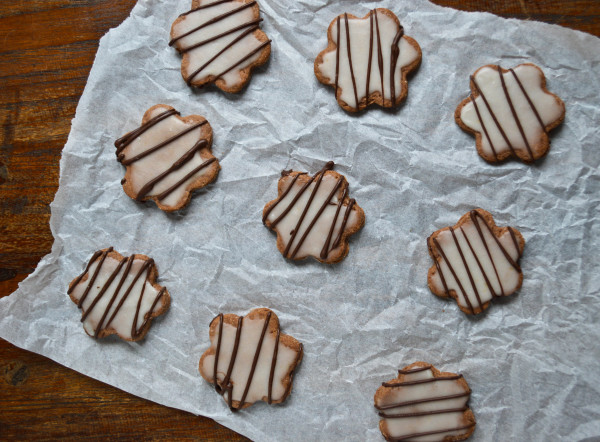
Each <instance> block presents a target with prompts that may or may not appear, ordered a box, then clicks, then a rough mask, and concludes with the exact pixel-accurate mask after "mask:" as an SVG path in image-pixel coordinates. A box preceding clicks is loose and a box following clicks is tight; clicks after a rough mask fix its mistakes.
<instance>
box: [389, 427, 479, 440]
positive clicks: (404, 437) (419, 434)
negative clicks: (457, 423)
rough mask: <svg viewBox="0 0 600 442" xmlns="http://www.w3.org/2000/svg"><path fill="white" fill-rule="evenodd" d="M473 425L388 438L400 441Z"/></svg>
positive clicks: (459, 429)
mask: <svg viewBox="0 0 600 442" xmlns="http://www.w3.org/2000/svg"><path fill="white" fill-rule="evenodd" d="M473 426H475V424H474V423H473V424H470V425H465V426H462V427H458V428H448V429H444V430H435V431H426V432H423V433H413V434H406V435H404V436H400V437H393V438H390V439H389V440H390V441H394V442H400V441H404V440H408V439H413V438H416V437H421V436H430V435H432V434H441V433H450V432H454V431H461V430H466V429H468V428H472V427H473Z"/></svg>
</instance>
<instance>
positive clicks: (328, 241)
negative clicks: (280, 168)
mask: <svg viewBox="0 0 600 442" xmlns="http://www.w3.org/2000/svg"><path fill="white" fill-rule="evenodd" d="M333 167H334V163H333V161H329V162H328V163H327V164H325V166H324V167H323V168H322V169H321V170H320V171H319V172H317V173H316V174H315V175H314V176H312V177H310V179H309V180H308V181H306V182H305V183H304V184H303V185H302V187H301V188H300V189H299V190H298V192H297V193H296V194H295V195H294V198H292V201H291V202H290V203H289V204H288V205H287V207H286V208H285V209H284V210H283V211H282V212H281V213H280V214H279V216H278V217H277V218H276V219H274V220H273V221H270V222H269V221H268V217H269V214H270V213H271V212H272V211H273V209H275V207H277V206H278V205H279V203H280V202H281V201H282V200H283V199H284V198H285V197H286V196H287V195H288V193H289V192H290V190H291V189H292V188H293V187H294V185H295V184H296V181H297V180H298V177H300V176H301V175H306V173H304V172H300V173H296V174H295V175H294V176H293V178H292V180H291V182H290V183H289V185H288V186H287V187H286V189H285V190H284V191H283V192H282V193H281V195H279V197H278V198H277V199H276V200H275V201H274V202H273V203H272V204H271V205H270V206H269V207H268V208H266V209H265V211H264V214H263V223H264V224H265V225H267V226H268V227H269V228H271V229H275V228H276V226H277V225H278V224H279V222H281V221H282V220H283V219H284V218H285V217H286V216H287V215H288V214H289V213H290V211H291V210H292V208H294V206H295V205H296V203H297V202H298V200H299V199H300V198H301V197H302V195H303V194H304V193H305V192H306V190H307V189H308V188H309V187H310V186H311V185H312V184H313V183H314V186H313V189H312V191H311V194H310V196H309V198H308V201H307V202H306V205H305V206H304V208H303V209H302V212H301V214H300V216H299V218H298V221H297V223H296V225H295V227H294V228H293V230H292V232H291V235H290V238H289V240H288V243H287V245H286V248H285V250H284V251H283V256H285V257H286V258H289V259H294V258H295V256H296V255H297V254H298V252H299V251H300V248H301V247H302V244H303V243H304V241H305V240H306V238H307V237H308V235H309V234H310V232H311V231H312V229H313V227H314V226H315V224H316V223H317V222H318V220H319V218H320V217H321V215H322V214H323V212H324V211H325V209H326V208H327V206H328V205H330V204H334V205H336V211H335V215H334V216H333V220H332V222H331V226H330V228H329V229H328V235H327V237H326V238H325V241H324V244H323V248H322V249H321V252H320V255H319V256H320V258H321V259H326V258H327V256H328V255H329V253H330V252H331V251H332V250H335V249H336V248H337V247H339V245H340V243H341V241H342V239H343V234H344V229H345V228H346V225H347V223H348V219H349V217H350V213H351V211H352V208H353V206H354V204H355V203H356V201H355V200H354V199H350V200H348V199H347V197H348V184H347V183H346V181H345V179H344V178H343V177H340V178H339V179H338V180H337V181H336V184H335V185H334V187H333V189H332V190H331V191H330V192H329V194H328V196H327V197H326V198H325V200H324V201H323V203H322V204H321V206H320V207H319V209H318V210H317V212H316V214H315V215H314V217H313V218H312V219H311V220H310V222H309V223H308V225H307V227H306V229H305V230H304V232H303V234H302V236H301V237H300V239H299V240H298V242H297V243H296V244H295V246H294V248H293V249H292V245H293V244H294V242H295V240H296V237H297V235H298V234H299V232H300V229H301V227H302V225H303V223H304V220H305V218H306V215H307V213H308V211H309V209H310V207H311V205H312V202H313V200H314V198H315V196H316V195H317V192H318V190H319V187H320V185H321V181H322V180H323V177H324V176H325V173H326V172H327V171H328V170H332V169H333ZM282 175H283V176H287V175H284V173H282ZM340 188H342V189H343V190H342V195H341V197H340V198H339V199H338V201H337V203H334V202H333V199H334V198H335V195H336V194H338V193H339V191H340ZM344 203H346V210H345V212H344V218H343V220H342V223H341V226H340V230H339V233H338V234H337V236H336V238H335V239H334V240H333V242H332V236H333V233H334V230H335V227H336V225H337V221H338V217H339V214H340V212H341V208H342V206H343V205H344Z"/></svg>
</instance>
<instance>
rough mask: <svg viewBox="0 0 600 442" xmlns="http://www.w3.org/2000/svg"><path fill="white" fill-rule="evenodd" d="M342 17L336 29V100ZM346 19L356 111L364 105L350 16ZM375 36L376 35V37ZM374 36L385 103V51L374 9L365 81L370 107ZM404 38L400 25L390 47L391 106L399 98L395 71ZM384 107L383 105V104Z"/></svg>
mask: <svg viewBox="0 0 600 442" xmlns="http://www.w3.org/2000/svg"><path fill="white" fill-rule="evenodd" d="M341 17H342V16H341V15H340V16H338V17H337V19H336V20H337V21H336V24H337V26H336V27H337V29H336V36H337V39H336V54H335V96H336V98H338V89H339V73H340V38H341V32H340V25H341V20H340V19H341ZM343 18H344V28H345V34H346V56H347V57H348V68H349V71H350V78H351V80H352V87H353V92H354V100H355V105H354V106H353V107H354V109H355V110H359V108H360V106H361V103H362V98H361V99H360V100H359V97H358V89H357V85H356V77H355V75H354V65H353V63H352V51H351V43H350V27H349V20H348V14H347V13H344V15H343ZM374 34H375V35H374ZM374 36H376V38H377V66H378V69H379V77H380V80H381V100H382V102H384V101H385V90H384V89H385V87H384V68H383V49H382V47H381V34H380V31H379V18H378V15H377V9H372V10H371V11H369V59H368V64H367V76H366V81H365V86H364V87H365V104H364V106H366V105H368V97H369V95H370V94H369V90H370V85H371V68H372V58H373V51H374V44H375V38H374ZM403 36H404V28H403V27H402V26H401V25H400V26H399V29H398V32H397V33H396V35H395V37H394V40H393V41H392V44H391V46H390V54H391V57H390V72H389V78H390V99H391V102H392V104H391V106H395V105H396V103H397V97H396V81H395V71H396V66H397V64H398V59H399V57H400V41H401V39H402V37H403ZM382 105H383V104H382Z"/></svg>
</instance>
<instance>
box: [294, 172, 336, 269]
mask: <svg viewBox="0 0 600 442" xmlns="http://www.w3.org/2000/svg"><path fill="white" fill-rule="evenodd" d="M332 167H333V161H330V162H328V163H327V164H326V165H325V167H324V168H323V169H322V170H321V172H320V173H319V178H317V182H316V183H315V187H314V188H313V190H312V192H311V194H310V197H309V198H308V202H307V203H306V206H304V210H303V211H302V214H301V215H300V218H299V219H298V223H297V224H296V227H295V228H294V231H293V232H292V235H291V236H290V239H289V242H288V244H287V246H286V248H285V250H284V252H283V256H285V257H286V258H287V257H288V253H289V251H290V247H292V244H293V243H294V240H295V239H296V235H298V231H299V230H300V227H301V226H302V221H304V217H305V216H306V214H307V212H308V209H309V208H310V205H311V204H312V201H313V199H314V197H315V195H316V194H317V192H318V190H319V187H320V185H321V181H322V180H323V177H324V176H325V171H326V170H331V168H332ZM290 258H291V257H290Z"/></svg>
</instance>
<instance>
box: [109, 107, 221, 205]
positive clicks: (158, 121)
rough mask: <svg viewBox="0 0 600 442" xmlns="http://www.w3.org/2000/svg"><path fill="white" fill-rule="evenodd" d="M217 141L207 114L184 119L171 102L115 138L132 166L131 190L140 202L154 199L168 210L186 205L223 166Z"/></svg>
mask: <svg viewBox="0 0 600 442" xmlns="http://www.w3.org/2000/svg"><path fill="white" fill-rule="evenodd" d="M211 144H212V129H211V127H210V124H208V121H206V119H205V118H204V117H201V116H200V115H190V116H188V117H184V118H182V117H180V116H179V112H177V111H176V110H175V109H173V108H172V107H171V106H167V105H165V104H157V105H156V106H152V107H151V108H150V109H148V110H147V111H146V113H145V114H144V117H143V119H142V125H141V126H140V127H139V128H137V129H136V130H134V131H132V132H129V133H128V134H126V135H124V136H123V137H121V138H119V139H118V140H117V141H115V147H116V148H117V151H116V154H117V159H118V160H119V162H121V164H123V165H124V166H126V167H127V172H126V173H125V178H123V180H122V181H121V184H122V185H123V189H124V190H125V193H126V194H127V195H129V196H130V197H131V198H133V199H134V200H136V201H146V200H153V201H154V202H155V203H156V205H157V206H158V207H159V208H160V209H161V210H164V211H166V212H172V211H174V210H179V209H181V208H182V207H184V206H185V205H187V203H189V201H190V199H191V197H192V191H194V190H195V189H199V188H201V187H204V186H206V185H207V184H209V183H211V182H212V181H214V180H215V179H216V177H217V174H218V173H219V170H220V169H221V167H220V166H219V162H218V161H217V159H216V158H215V157H214V156H213V154H212V152H211Z"/></svg>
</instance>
